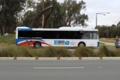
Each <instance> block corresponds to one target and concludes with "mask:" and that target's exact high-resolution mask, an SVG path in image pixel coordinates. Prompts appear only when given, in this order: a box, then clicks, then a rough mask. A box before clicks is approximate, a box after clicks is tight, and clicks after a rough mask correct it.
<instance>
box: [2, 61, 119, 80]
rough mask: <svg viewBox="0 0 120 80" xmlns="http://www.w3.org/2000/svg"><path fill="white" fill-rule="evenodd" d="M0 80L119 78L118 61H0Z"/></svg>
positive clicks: (117, 79) (96, 79)
mask: <svg viewBox="0 0 120 80" xmlns="http://www.w3.org/2000/svg"><path fill="white" fill-rule="evenodd" d="M0 80H120V61H119V60H118V61H117V60H89V61H87V60H76V61H62V60H60V61H59V60H56V61H35V60H34V61H15V60H13V61H12V60H11V61H0Z"/></svg>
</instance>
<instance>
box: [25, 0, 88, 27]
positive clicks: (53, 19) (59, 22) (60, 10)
mask: <svg viewBox="0 0 120 80" xmlns="http://www.w3.org/2000/svg"><path fill="white" fill-rule="evenodd" d="M31 3H34V1H32V0H29V7H30V8H33V11H28V12H26V13H25V15H24V16H25V18H24V19H23V23H24V25H25V26H29V25H30V23H31V22H32V19H34V17H35V16H36V15H37V14H38V13H40V12H41V11H42V10H43V5H44V8H46V7H48V6H51V5H52V6H53V7H54V10H53V12H52V14H51V16H50V18H49V19H48V22H47V25H46V27H47V28H58V27H61V26H71V25H72V22H74V23H73V24H74V26H76V25H79V26H81V25H82V26H86V24H85V20H88V16H87V15H85V14H81V13H80V12H81V10H84V9H86V6H85V2H83V1H80V2H79V3H77V1H76V0H65V1H64V3H61V4H60V3H59V2H57V0H44V4H43V3H42V2H37V3H36V6H35V5H34V6H33V7H32V6H31ZM49 12H50V11H47V12H46V13H45V14H44V15H45V17H47V15H48V13H49ZM30 16H31V17H30ZM36 27H42V19H40V20H39V21H38V25H37V26H36Z"/></svg>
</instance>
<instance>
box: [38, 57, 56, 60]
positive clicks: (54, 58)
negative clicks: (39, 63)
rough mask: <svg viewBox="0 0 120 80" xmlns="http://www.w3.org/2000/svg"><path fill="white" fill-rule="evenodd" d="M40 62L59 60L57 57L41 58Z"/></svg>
mask: <svg viewBox="0 0 120 80" xmlns="http://www.w3.org/2000/svg"><path fill="white" fill-rule="evenodd" d="M38 60H57V57H39V58H38Z"/></svg>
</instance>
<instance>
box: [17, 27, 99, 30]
mask: <svg viewBox="0 0 120 80" xmlns="http://www.w3.org/2000/svg"><path fill="white" fill-rule="evenodd" d="M17 30H31V31H32V30H63V31H64V30H67V31H69V30H70V31H74V30H75V31H98V29H89V28H81V27H60V28H29V27H17Z"/></svg>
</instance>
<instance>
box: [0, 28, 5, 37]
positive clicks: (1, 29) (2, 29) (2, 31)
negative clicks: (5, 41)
mask: <svg viewBox="0 0 120 80" xmlns="http://www.w3.org/2000/svg"><path fill="white" fill-rule="evenodd" d="M0 31H1V36H3V35H4V26H3V27H1V28H0Z"/></svg>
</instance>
